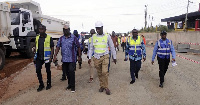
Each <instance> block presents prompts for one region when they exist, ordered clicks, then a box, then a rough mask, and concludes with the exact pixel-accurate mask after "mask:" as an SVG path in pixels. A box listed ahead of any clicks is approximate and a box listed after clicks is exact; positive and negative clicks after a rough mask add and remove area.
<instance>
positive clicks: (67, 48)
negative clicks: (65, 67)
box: [57, 34, 80, 62]
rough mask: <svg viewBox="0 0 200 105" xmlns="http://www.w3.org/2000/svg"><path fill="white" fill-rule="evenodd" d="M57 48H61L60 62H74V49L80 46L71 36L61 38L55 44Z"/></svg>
mask: <svg viewBox="0 0 200 105" xmlns="http://www.w3.org/2000/svg"><path fill="white" fill-rule="evenodd" d="M57 47H61V55H62V62H76V54H77V53H76V52H77V51H76V49H77V48H79V47H80V44H79V42H78V40H77V38H76V36H74V35H73V34H71V35H70V36H69V37H68V38H66V37H65V36H64V35H63V36H61V37H60V38H59V40H58V42H57Z"/></svg>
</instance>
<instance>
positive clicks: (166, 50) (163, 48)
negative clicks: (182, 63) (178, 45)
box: [157, 39, 171, 59]
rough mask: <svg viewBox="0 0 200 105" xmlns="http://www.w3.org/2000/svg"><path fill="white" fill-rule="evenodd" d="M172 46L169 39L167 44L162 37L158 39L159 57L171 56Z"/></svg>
mask: <svg viewBox="0 0 200 105" xmlns="http://www.w3.org/2000/svg"><path fill="white" fill-rule="evenodd" d="M170 46H171V41H170V40H169V39H166V45H165V44H164V43H163V40H162V39H160V40H158V51H157V55H158V57H160V58H162V59H164V58H167V59H168V58H170V51H171V49H170Z"/></svg>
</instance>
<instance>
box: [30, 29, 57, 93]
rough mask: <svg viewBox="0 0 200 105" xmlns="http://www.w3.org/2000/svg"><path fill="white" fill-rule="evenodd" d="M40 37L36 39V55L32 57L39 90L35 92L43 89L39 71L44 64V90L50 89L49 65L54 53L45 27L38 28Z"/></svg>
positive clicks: (52, 44)
mask: <svg viewBox="0 0 200 105" xmlns="http://www.w3.org/2000/svg"><path fill="white" fill-rule="evenodd" d="M39 32H40V35H38V36H37V37H36V40H35V43H36V53H35V57H34V63H35V64H36V73H37V77H38V80H39V83H40V85H39V88H38V89H37V91H38V92H39V91H41V90H43V88H44V83H43V80H42V74H41V69H42V65H43V64H44V63H45V68H46V72H47V87H46V90H48V89H50V88H51V70H50V63H51V61H52V57H53V53H54V43H53V39H52V38H51V36H49V35H47V34H46V33H45V32H46V26H44V25H40V26H39Z"/></svg>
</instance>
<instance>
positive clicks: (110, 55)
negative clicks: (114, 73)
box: [108, 51, 111, 72]
mask: <svg viewBox="0 0 200 105" xmlns="http://www.w3.org/2000/svg"><path fill="white" fill-rule="evenodd" d="M110 59H111V51H109V62H108V72H109V70H110Z"/></svg>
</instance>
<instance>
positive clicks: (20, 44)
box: [2, 0, 69, 58]
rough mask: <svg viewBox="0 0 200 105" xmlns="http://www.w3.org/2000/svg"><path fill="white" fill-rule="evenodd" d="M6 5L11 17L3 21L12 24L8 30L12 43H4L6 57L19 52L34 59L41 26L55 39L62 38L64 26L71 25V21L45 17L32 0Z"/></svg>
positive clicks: (12, 2)
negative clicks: (36, 40)
mask: <svg viewBox="0 0 200 105" xmlns="http://www.w3.org/2000/svg"><path fill="white" fill-rule="evenodd" d="M6 3H7V4H8V5H9V6H8V8H10V10H9V11H10V15H9V16H7V18H3V19H5V20H2V21H6V20H7V21H8V22H7V24H10V27H8V28H9V29H8V30H11V34H10V35H9V38H10V42H9V43H4V46H5V48H6V57H9V56H10V54H11V52H19V53H20V54H22V55H23V56H26V58H32V57H33V56H34V49H35V39H36V36H37V35H38V34H39V25H40V24H43V25H45V26H46V28H47V30H46V33H47V34H48V35H50V36H51V37H52V38H53V39H58V38H59V37H60V36H62V35H63V26H64V25H67V24H68V25H69V21H64V20H61V19H57V18H54V17H51V16H46V15H43V14H42V11H41V7H40V4H39V3H37V2H34V1H32V0H18V1H8V2H6ZM4 15H5V14H4ZM4 17H5V16H4Z"/></svg>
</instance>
